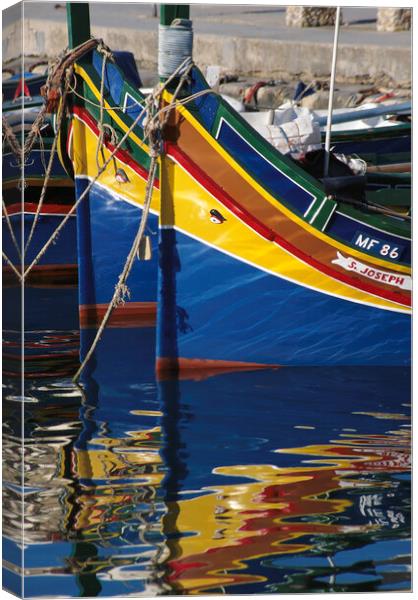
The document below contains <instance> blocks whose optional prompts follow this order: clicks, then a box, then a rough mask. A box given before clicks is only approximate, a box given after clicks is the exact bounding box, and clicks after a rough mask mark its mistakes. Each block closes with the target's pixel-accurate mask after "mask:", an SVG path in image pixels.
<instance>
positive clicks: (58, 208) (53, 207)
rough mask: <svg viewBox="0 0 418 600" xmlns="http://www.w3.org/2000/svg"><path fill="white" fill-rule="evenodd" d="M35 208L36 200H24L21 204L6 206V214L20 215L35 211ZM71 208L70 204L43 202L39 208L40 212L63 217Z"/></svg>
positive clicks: (36, 206)
mask: <svg viewBox="0 0 418 600" xmlns="http://www.w3.org/2000/svg"><path fill="white" fill-rule="evenodd" d="M37 208H38V204H37V203H36V202H25V203H24V204H23V205H22V204H10V205H9V206H6V209H7V214H8V215H9V216H12V215H21V214H23V213H36V211H37ZM71 208H72V205H71V204H67V205H65V204H44V205H43V206H42V208H41V210H40V214H41V215H43V214H53V215H57V216H60V215H62V216H63V217H65V216H66V215H67V214H68V213H69V212H70V210H71ZM22 209H23V210H22Z"/></svg>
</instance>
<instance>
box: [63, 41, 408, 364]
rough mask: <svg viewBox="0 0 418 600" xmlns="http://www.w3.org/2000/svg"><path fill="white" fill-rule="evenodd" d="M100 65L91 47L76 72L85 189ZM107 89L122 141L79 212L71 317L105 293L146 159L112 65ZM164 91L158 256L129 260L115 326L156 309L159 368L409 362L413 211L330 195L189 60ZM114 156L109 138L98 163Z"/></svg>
mask: <svg viewBox="0 0 418 600" xmlns="http://www.w3.org/2000/svg"><path fill="white" fill-rule="evenodd" d="M101 72H102V57H101V55H100V53H99V52H97V51H93V52H92V53H91V54H90V55H88V56H86V57H84V58H83V59H82V60H80V61H79V62H78V63H77V64H76V65H75V74H76V81H77V90H78V95H77V97H76V98H73V107H72V119H71V121H70V123H69V127H68V132H67V137H66V147H65V151H64V152H63V153H62V154H63V160H64V163H65V161H67V162H69V163H70V165H71V168H73V169H74V173H75V178H76V189H77V194H78V195H80V194H81V193H82V191H83V189H85V188H86V186H88V185H89V182H90V183H91V181H92V179H94V177H95V176H96V175H97V162H96V159H95V157H96V153H97V148H98V140H99V138H100V119H101V118H103V115H102V116H101V115H100V112H101V111H100V110H99V106H100V102H101V94H100V90H101V80H100V74H101ZM173 89H174V88H173ZM103 90H104V91H103V102H104V104H103V106H104V108H105V110H104V111H103V112H104V113H105V114H104V119H105V121H104V122H105V123H106V124H107V125H109V126H110V128H112V130H113V131H114V133H115V135H116V138H118V139H121V136H122V135H124V134H125V133H126V132H129V135H128V138H127V140H126V142H125V143H124V144H123V146H122V147H121V148H120V149H119V150H118V152H116V153H115V154H114V156H113V163H112V164H113V166H112V164H110V165H109V167H108V168H107V169H106V170H105V171H104V172H103V173H102V174H101V175H100V177H99V178H98V179H97V181H96V180H95V182H94V185H93V186H92V187H91V188H90V190H89V197H88V198H87V201H86V202H84V203H83V205H81V206H80V208H79V211H78V228H79V240H80V243H79V264H80V300H81V309H80V310H81V314H83V311H84V313H85V314H87V313H88V314H89V323H90V324H91V323H92V314H93V312H94V311H95V310H96V312H97V314H98V315H99V314H103V309H104V307H105V306H106V305H107V303H109V302H110V300H111V298H112V294H113V291H114V286H115V285H116V284H117V281H118V276H119V274H120V273H121V270H122V267H123V264H124V262H125V260H126V256H127V251H128V249H129V248H130V246H131V243H132V239H133V238H134V235H135V232H136V230H137V227H138V221H139V219H140V218H141V214H142V208H143V201H144V195H145V189H146V183H147V178H148V174H149V165H150V155H149V147H148V145H147V144H148V142H147V140H145V141H144V137H145V136H144V120H143V119H142V120H139V121H138V123H137V124H136V125H135V126H134V127H133V128H132V130H131V131H129V129H130V128H131V127H132V124H133V123H134V121H135V119H136V118H137V117H138V115H139V114H140V112H141V110H143V109H144V107H145V106H146V102H145V98H144V97H143V96H142V95H141V94H140V93H139V92H138V91H137V90H136V89H135V88H134V87H133V86H131V85H130V84H129V80H128V78H127V77H126V76H125V75H124V73H123V71H121V70H120V69H118V68H117V67H116V65H114V64H108V65H106V69H105V85H104V86H103ZM196 94H197V96H196ZM191 96H193V98H194V99H193V100H192V101H189V100H190V97H191ZM83 97H84V98H85V100H84V101H83V100H81V98H83ZM162 97H163V102H162V104H161V105H160V109H161V115H164V118H165V117H166V116H167V114H169V118H168V121H166V122H165V123H164V126H163V128H162V137H163V141H164V152H163V154H162V156H161V157H160V158H159V168H158V171H157V175H156V179H155V183H154V194H153V199H152V203H151V211H150V216H149V220H148V223H147V225H148V230H149V235H150V239H151V245H152V254H151V259H150V260H148V261H140V262H139V261H137V262H136V263H135V264H134V267H133V270H132V273H131V276H130V281H129V289H130V292H131V294H130V297H125V302H124V304H122V305H120V306H118V307H117V309H116V311H117V312H118V317H117V322H118V323H119V324H120V323H121V322H122V321H124V320H126V324H128V323H129V319H130V318H131V317H132V316H133V314H134V313H135V309H134V308H133V307H136V309H137V310H136V314H137V316H138V315H142V316H143V317H144V319H145V321H146V324H147V325H149V323H150V314H149V307H150V306H153V307H154V311H155V312H156V321H157V357H156V358H157V370H158V371H160V373H162V372H163V371H166V370H168V371H179V370H180V371H182V370H186V371H189V370H190V369H196V368H199V369H200V368H203V369H204V368H209V369H210V370H211V371H213V369H216V368H219V369H227V370H229V369H230V368H241V369H242V368H246V367H248V368H257V367H260V368H263V367H265V366H285V365H319V366H321V365H363V364H364V365H372V364H373V365H404V364H408V363H409V362H410V334H411V332H410V307H411V298H410V292H411V290H410V288H411V285H410V283H411V280H410V276H411V269H410V261H411V240H410V237H411V236H410V219H409V218H408V217H406V218H405V217H404V216H403V215H402V214H401V213H395V214H392V213H390V212H389V213H388V212H384V211H380V210H379V208H376V206H369V205H368V204H367V203H366V201H365V200H364V197H362V198H360V199H359V198H355V197H354V198H351V197H350V195H348V198H347V194H346V193H345V194H344V193H340V191H339V189H338V188H337V191H336V192H335V193H333V194H329V193H327V192H326V191H325V189H324V186H323V185H322V183H321V182H320V181H319V180H317V179H315V178H314V177H312V176H311V175H309V173H307V172H306V171H305V170H303V169H302V168H301V167H300V166H299V165H297V164H296V163H295V162H294V161H292V160H291V159H289V158H287V157H284V156H283V155H281V154H280V153H279V152H278V151H277V150H276V149H275V148H274V147H272V146H271V145H270V144H269V143H268V142H267V141H266V140H265V139H263V138H262V136H260V135H259V134H258V133H257V132H256V131H255V130H254V129H252V127H251V126H250V125H249V124H248V123H247V122H246V121H245V120H244V119H242V118H241V116H240V115H239V114H238V113H236V112H235V111H234V110H233V109H232V108H231V107H230V106H229V105H228V104H227V103H226V102H225V101H224V100H223V99H222V98H221V97H219V96H218V95H216V94H215V93H213V92H211V91H210V90H209V89H208V86H207V84H206V82H205V80H204V79H203V76H202V75H201V73H200V71H199V70H198V69H197V68H196V67H195V66H192V68H191V70H190V73H189V81H188V82H187V84H185V85H184V86H183V90H182V95H181V98H182V99H183V102H180V103H176V104H175V105H174V104H173V95H172V94H171V92H170V91H169V90H167V89H166V90H165V91H164V92H163V95H162ZM169 105H171V106H169ZM144 118H145V115H144ZM113 151H114V145H113V146H112V144H111V142H110V140H106V139H104V142H103V144H102V147H101V152H102V158H103V160H104V159H107V158H109V157H110V156H111V153H112V152H113ZM351 179H352V178H351ZM395 195H396V194H395V192H394V204H395V205H396V202H395V200H396V198H395ZM157 229H158V230H159V237H158V238H157V235H156V232H157ZM366 239H367V240H369V242H368V243H365V240H366ZM157 278H158V280H157ZM145 305H146V306H147V307H148V309H147V310H146V311H143V310H142V308H141V307H142V306H144V307H145ZM130 307H131V308H130ZM155 312H154V314H155ZM145 315H146V316H145ZM93 321H94V319H93ZM98 321H99V319H97V322H98ZM139 321H140V319H139V320H138V321H136V322H135V324H136V326H139V325H140V323H139ZM145 321H144V324H145Z"/></svg>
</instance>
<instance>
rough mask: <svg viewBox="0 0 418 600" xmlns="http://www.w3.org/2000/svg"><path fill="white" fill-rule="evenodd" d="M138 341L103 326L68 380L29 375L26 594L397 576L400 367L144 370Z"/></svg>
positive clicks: (403, 509) (404, 565)
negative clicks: (77, 382) (205, 373)
mask: <svg viewBox="0 0 418 600" xmlns="http://www.w3.org/2000/svg"><path fill="white" fill-rule="evenodd" d="M93 334H94V331H93V330H92V331H91V335H92V336H93ZM139 340H141V343H139ZM154 340H155V331H154V329H153V328H152V327H145V328H142V329H141V331H138V330H137V329H128V328H126V329H112V328H110V329H108V330H107V331H106V332H105V334H104V336H103V338H102V340H101V342H100V344H99V345H98V347H97V349H96V352H95V356H94V359H93V360H92V362H91V363H90V365H89V366H88V369H87V370H86V372H85V374H84V379H83V386H82V388H83V389H79V388H77V387H75V386H73V385H72V384H70V383H69V380H68V379H67V378H61V379H58V378H57V379H55V380H50V379H48V383H47V384H46V383H45V381H46V380H45V378H43V379H42V378H39V379H31V380H30V384H29V385H30V386H31V390H30V398H31V401H30V402H29V401H28V402H27V403H26V404H25V413H26V430H25V437H26V442H27V445H26V456H27V461H25V462H26V469H25V479H26V481H25V484H26V488H25V497H24V517H25V518H24V523H25V545H24V564H25V573H26V580H25V594H26V595H27V596H32V597H35V596H43V595H44V596H45V595H49V596H62V595H63V593H64V594H65V596H70V595H71V596H95V595H104V596H112V595H121V596H128V595H132V596H136V595H148V596H152V595H162V594H164V595H165V594H196V593H218V594H224V593H237V594H238V593H239V594H258V593H266V592H271V593H274V592H275V593H289V592H321V591H324V592H331V591H335V592H341V591H383V590H386V591H387V590H406V589H410V522H409V519H410V506H409V503H410V478H409V455H410V404H409V401H410V400H409V399H410V372H409V370H408V369H402V368H391V369H388V368H385V369H379V368H335V369H333V368H327V369H319V368H312V369H305V368H298V369H278V370H269V371H254V372H239V373H238V372H235V373H222V374H213V375H212V376H210V377H207V378H206V379H199V378H198V376H197V375H195V379H192V378H190V379H181V380H165V381H158V382H156V381H155V378H154V372H153V362H152V360H151V359H150V357H151V356H152V354H153V352H152V350H153V347H154ZM8 405H10V406H11V407H18V405H19V402H17V401H15V402H13V401H12V399H10V398H8V397H7V396H6V407H7V406H8ZM13 410H18V408H12V409H9V410H8V411H7V412H6V419H5V420H6V423H5V427H6V433H7V435H6V441H7V443H9V439H10V440H12V439H15V438H16V439H17V437H18V435H19V433H18V431H15V430H14V429H13V419H14V416H13V414H14V413H13ZM7 436H9V437H7ZM13 436H15V437H13ZM10 444H11V445H10V447H9V446H7V445H6V454H5V457H6V459H5V462H6V466H5V468H6V473H5V479H6V480H7V482H10V485H8V484H6V490H5V493H6V505H5V506H6V511H5V512H6V516H5V519H6V522H7V524H8V525H7V527H6V529H5V537H6V544H15V548H16V549H17V548H18V546H19V543H20V542H21V540H18V539H17V540H16V539H15V538H14V535H16V534H15V533H14V532H16V531H18V529H17V524H16V523H15V522H14V521H13V514H14V512H15V513H16V519H17V513H18V510H17V509H16V507H17V504H18V503H19V502H21V501H22V497H23V496H22V493H21V488H20V487H19V483H18V481H19V473H18V471H17V470H16V469H15V467H16V465H15V462H14V460H13V453H14V452H15V449H14V448H13V446H12V442H10ZM45 465H47V466H45ZM14 469H15V470H14ZM9 567H10V568H9V572H10V573H11V572H12V571H13V568H12V566H10V565H9ZM15 570H17V571H18V570H19V569H18V568H16V569H15Z"/></svg>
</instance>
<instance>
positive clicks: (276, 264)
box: [161, 158, 409, 313]
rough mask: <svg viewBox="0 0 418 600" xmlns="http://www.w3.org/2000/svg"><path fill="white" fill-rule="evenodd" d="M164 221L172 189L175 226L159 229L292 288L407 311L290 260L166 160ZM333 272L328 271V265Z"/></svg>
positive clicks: (170, 211)
mask: <svg viewBox="0 0 418 600" xmlns="http://www.w3.org/2000/svg"><path fill="white" fill-rule="evenodd" d="M161 179H162V182H163V183H162V189H163V192H162V200H161V201H162V202H163V203H164V210H162V214H163V215H173V214H174V212H173V209H172V207H171V205H170V203H171V193H170V190H171V189H173V187H174V186H175V189H176V197H177V198H179V199H181V200H178V201H176V204H175V223H173V221H169V220H168V219H169V217H166V220H165V221H164V220H163V221H162V223H161V225H162V226H163V227H164V226H165V227H169V226H172V225H175V227H176V228H178V229H179V230H180V231H182V232H183V233H185V234H187V235H192V236H193V237H196V238H197V239H198V240H200V241H202V242H203V243H204V244H207V245H209V246H212V247H215V248H216V249H218V250H221V251H223V252H225V253H227V254H229V255H230V256H233V257H234V258H236V259H237V260H242V261H244V262H246V263H248V264H251V265H253V266H254V267H256V268H259V269H263V270H265V271H268V272H269V273H272V274H274V275H277V276H279V277H283V278H285V279H287V280H290V281H294V282H295V283H296V284H299V285H303V286H306V287H309V288H311V289H315V290H318V291H320V292H323V293H326V294H330V295H332V296H338V297H340V298H345V299H347V300H350V301H353V302H358V303H361V304H368V305H372V306H376V307H379V308H384V309H389V310H396V311H403V312H406V313H408V312H409V309H408V308H405V307H404V306H402V305H399V304H397V303H395V302H391V301H389V300H386V299H383V298H379V297H377V296H374V295H372V294H370V293H367V292H364V291H362V290H358V289H357V288H354V287H351V286H349V285H347V284H345V283H343V282H340V281H336V280H335V279H333V278H332V277H330V276H328V275H325V274H323V273H321V272H319V271H318V270H317V269H315V268H314V267H312V266H310V265H308V264H306V263H304V262H303V261H302V260H300V259H298V258H296V257H294V256H293V255H292V254H290V253H289V252H287V251H286V250H284V249H282V248H281V247H280V246H278V245H277V244H276V243H273V242H271V241H269V240H267V239H265V238H263V237H261V236H260V235H259V234H257V233H256V232H255V231H254V230H253V229H251V228H250V227H249V226H247V225H246V224H244V223H243V222H242V221H241V220H240V219H239V218H238V217H237V216H235V215H234V214H233V213H232V212H230V211H228V210H227V208H226V207H225V206H224V205H223V204H221V203H220V202H218V201H217V200H215V198H214V197H213V196H212V195H211V194H209V192H207V191H206V190H205V189H204V188H203V187H202V186H201V185H200V184H198V183H197V182H196V181H195V180H194V179H193V177H192V176H191V175H189V174H188V173H187V172H186V171H185V170H184V169H183V168H182V167H180V166H179V165H178V164H176V163H174V161H172V160H171V159H169V158H164V159H163V161H162V166H161ZM211 209H216V210H218V211H219V212H220V213H221V214H222V215H224V216H226V219H227V220H226V221H225V223H223V224H222V225H214V224H212V223H211V222H210V220H209V216H210V210H211ZM330 266H331V265H330Z"/></svg>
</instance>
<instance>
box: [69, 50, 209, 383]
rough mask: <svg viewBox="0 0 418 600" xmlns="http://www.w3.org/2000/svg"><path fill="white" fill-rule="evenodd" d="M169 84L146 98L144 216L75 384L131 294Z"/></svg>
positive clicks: (173, 103)
mask: <svg viewBox="0 0 418 600" xmlns="http://www.w3.org/2000/svg"><path fill="white" fill-rule="evenodd" d="M185 62H186V61H183V63H182V64H181V65H179V67H178V69H177V71H176V72H174V73H173V75H172V78H173V77H174V76H175V75H176V74H177V73H178V71H179V70H180V69H181V68H182V67H183V64H184V63H185ZM191 68H192V64H191V63H190V64H189V67H188V69H186V71H184V72H183V74H182V75H181V77H180V81H179V83H178V85H177V87H176V89H175V91H174V94H173V97H172V100H171V102H170V104H169V105H168V107H170V108H171V110H172V109H173V108H174V106H175V105H176V98H177V95H178V94H179V92H180V90H181V88H182V86H183V84H184V81H185V80H186V78H187V76H188V74H189V71H190V69H191ZM172 78H171V79H172ZM171 79H170V80H171ZM167 84H168V81H166V82H165V84H164V85H162V86H161V87H160V88H158V89H157V90H156V91H155V93H154V94H153V95H151V96H149V97H148V98H147V99H146V108H147V118H146V123H145V130H144V134H145V136H144V137H145V138H148V139H149V140H150V157H151V162H150V167H149V171H148V179H147V183H146V187H145V200H144V206H143V209H142V216H141V220H140V223H139V227H138V231H137V233H136V235H135V238H134V240H133V243H132V245H131V248H130V250H129V253H128V256H127V258H126V261H125V265H124V267H123V270H122V272H121V274H120V275H119V279H118V282H117V284H116V285H115V291H114V293H113V296H112V299H111V300H110V302H109V304H108V306H107V309H106V312H105V314H104V316H103V319H102V321H101V323H100V325H99V328H98V330H97V333H96V335H95V338H94V340H93V342H92V343H91V345H90V348H89V350H88V351H87V354H86V356H85V357H84V360H83V362H82V363H81V365H80V367H79V369H78V370H77V372H76V374H75V375H74V377H73V381H74V382H75V383H76V382H77V381H78V380H79V378H80V375H81V373H82V372H83V370H84V368H85V366H86V365H87V364H88V362H89V361H90V359H91V357H92V355H93V353H94V351H95V349H96V347H97V344H98V343H99V341H100V339H101V337H102V335H103V331H104V330H105V328H106V326H107V324H108V322H109V319H110V317H111V315H112V312H113V310H114V309H115V308H116V307H117V306H118V305H120V304H121V303H123V302H124V297H125V296H126V295H127V294H129V289H128V287H127V281H128V278H129V275H130V273H131V270H132V267H133V264H134V260H135V258H136V256H137V255H138V253H139V249H140V247H141V244H142V241H143V239H144V233H145V229H146V227H147V221H148V216H149V211H150V207H151V201H152V193H153V190H154V181H155V175H156V171H157V162H158V158H159V157H160V155H161V151H162V143H161V142H162V140H161V129H162V127H163V126H164V125H165V123H166V122H167V120H168V118H169V112H168V111H166V110H165V111H164V112H167V114H166V115H165V119H164V120H163V122H160V120H159V117H160V115H161V114H163V110H157V111H156V112H155V114H154V115H152V112H153V110H154V108H155V99H156V96H157V95H158V96H159V95H161V93H162V91H163V89H165V87H166V86H167ZM205 91H206V90H205ZM199 95H201V94H199ZM194 96H196V94H194ZM189 101H190V100H189ZM168 107H164V109H166V108H168Z"/></svg>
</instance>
